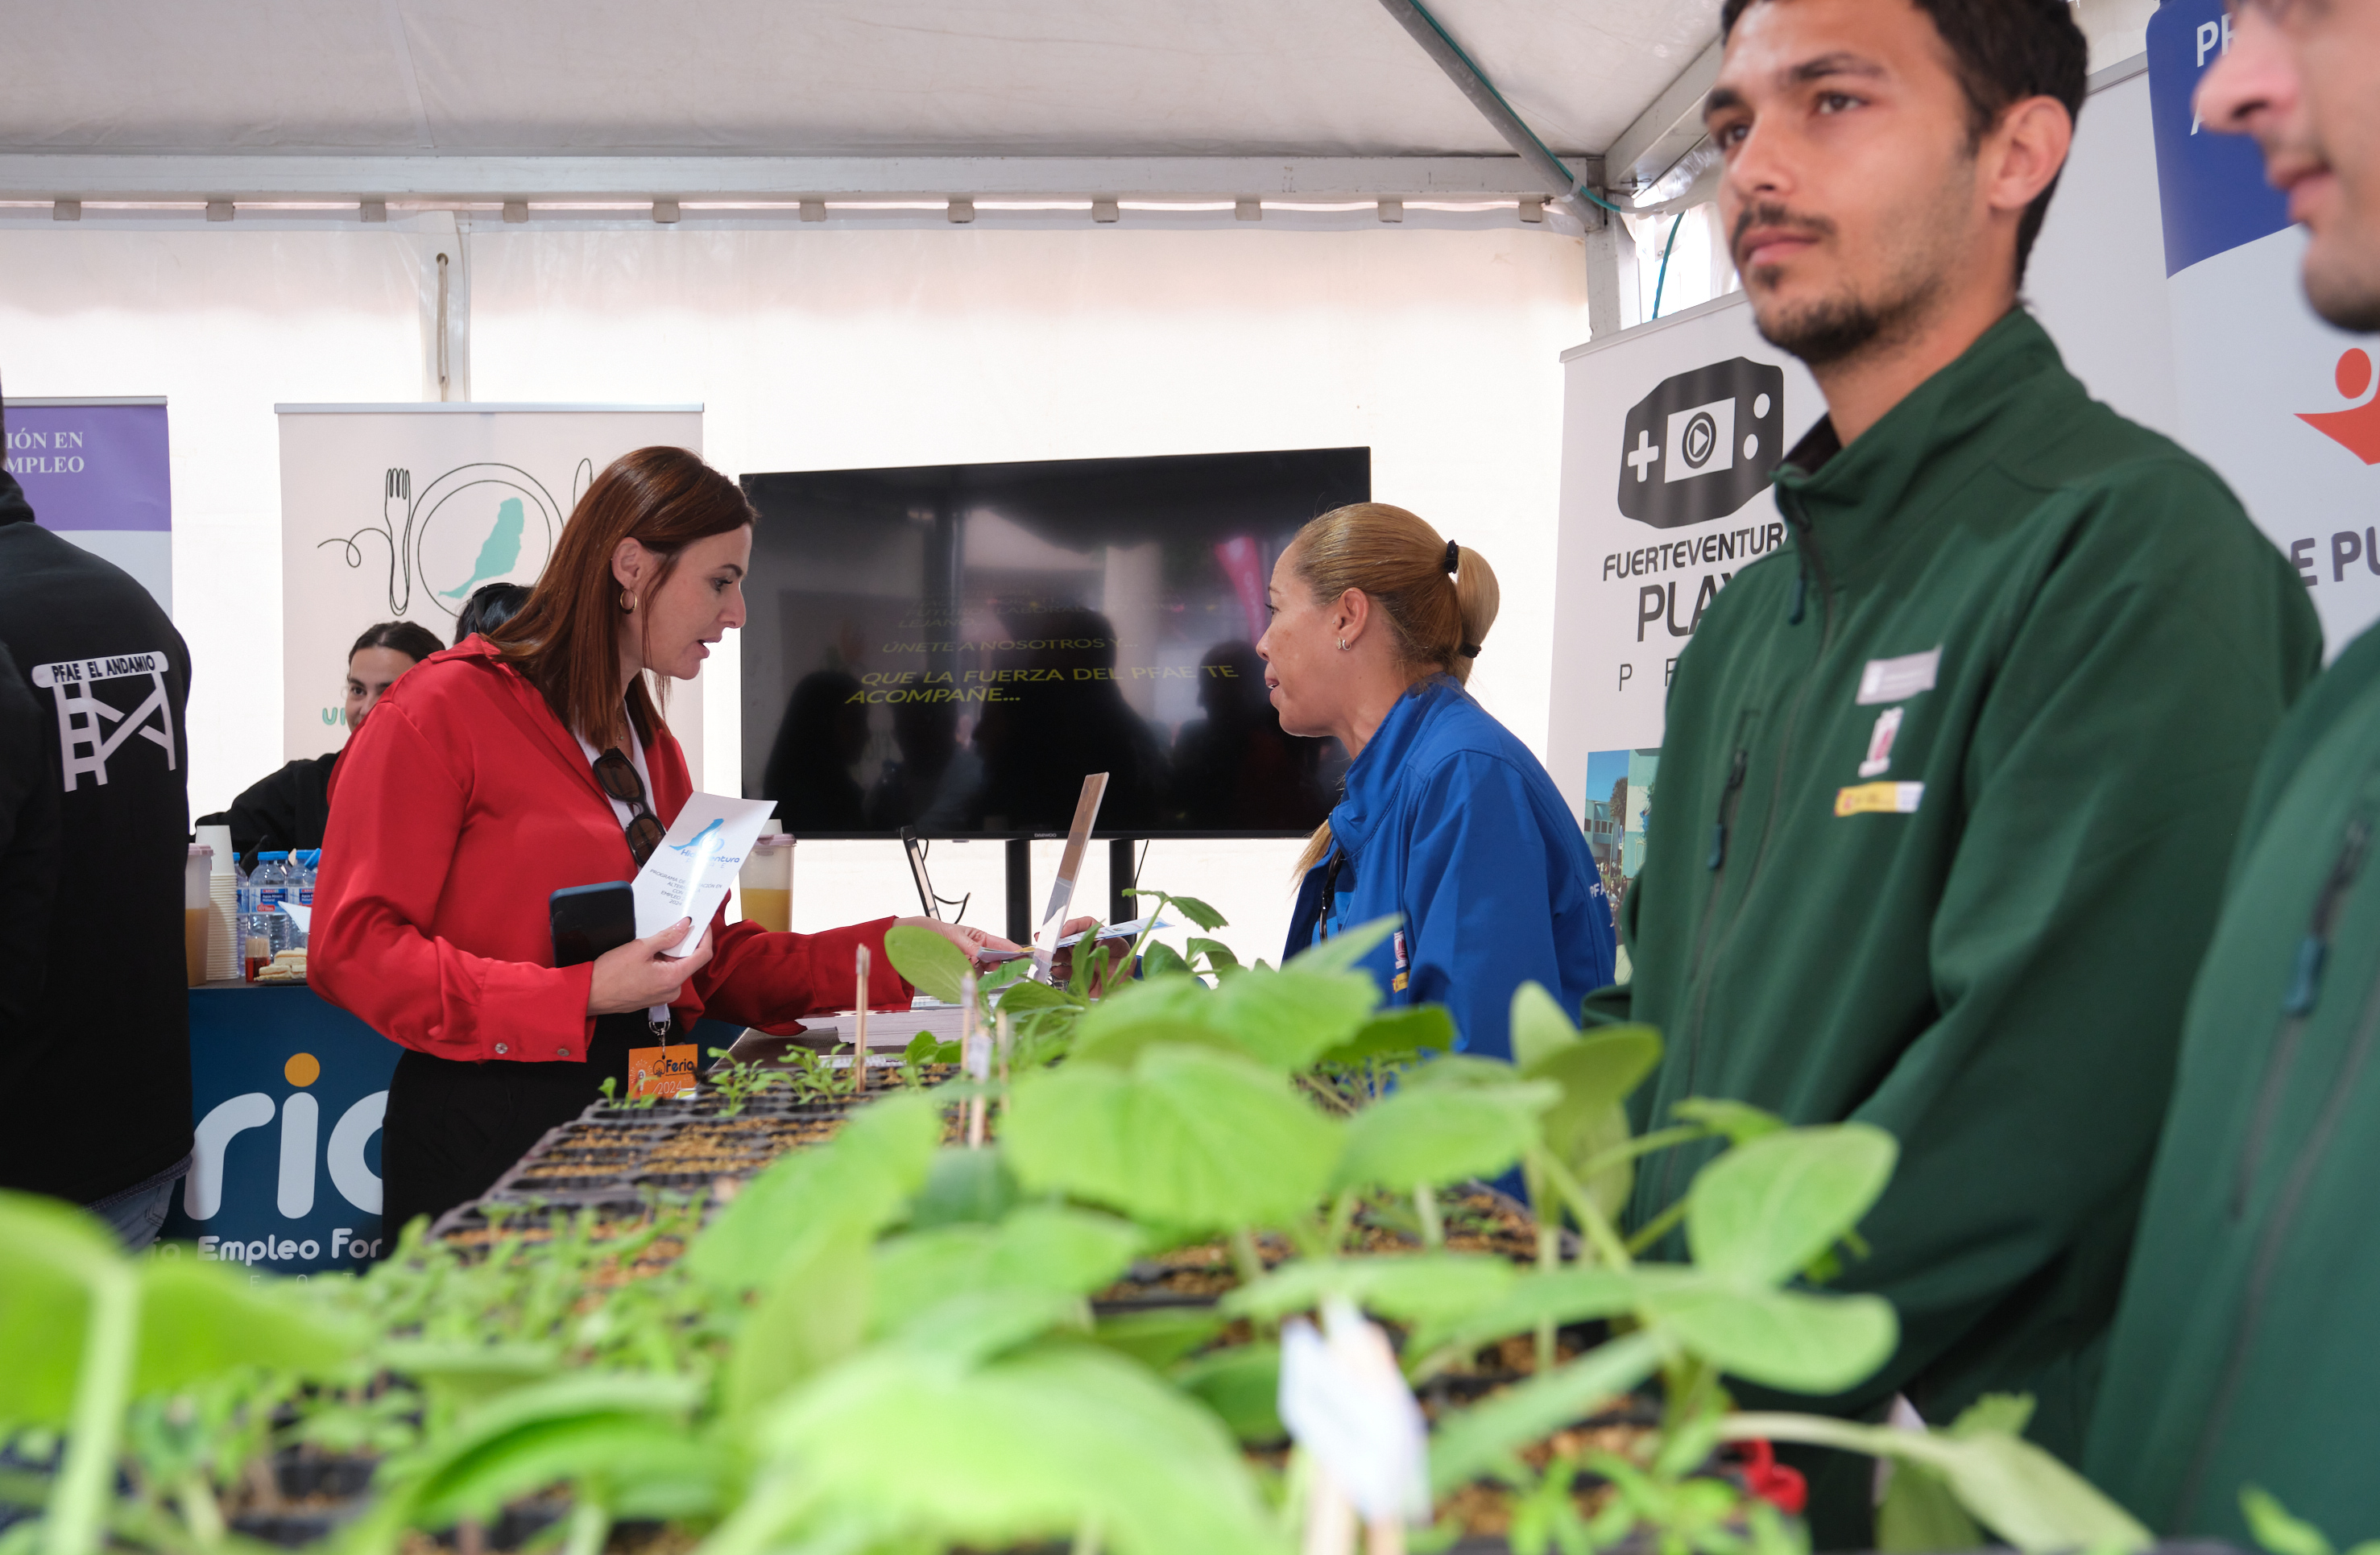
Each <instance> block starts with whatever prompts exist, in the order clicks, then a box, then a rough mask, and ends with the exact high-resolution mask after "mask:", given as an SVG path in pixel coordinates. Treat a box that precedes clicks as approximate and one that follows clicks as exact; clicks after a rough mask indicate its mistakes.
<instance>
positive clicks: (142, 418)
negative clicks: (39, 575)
mask: <svg viewBox="0 0 2380 1555" xmlns="http://www.w3.org/2000/svg"><path fill="white" fill-rule="evenodd" d="M6 425H7V462H8V473H9V474H11V475H13V476H15V477H16V478H17V483H18V485H20V486H22V487H23V488H24V489H25V500H26V501H27V502H28V503H30V504H32V509H33V521H34V522H35V523H37V524H39V525H41V526H42V528H45V529H52V530H55V531H56V532H57V533H58V534H61V535H63V536H65V537H66V538H67V539H68V540H70V541H74V542H75V543H76V544H77V545H79V546H81V547H82V548H83V549H84V550H85V551H89V552H91V553H93V554H95V555H99V556H103V557H105V558H106V559H107V560H109V561H111V562H114V563H115V565H117V566H119V567H122V568H123V569H124V570H125V571H126V572H128V573H130V574H131V575H132V576H133V577H134V578H135V579H136V580H138V581H139V583H140V586H141V587H142V588H144V589H148V590H149V595H150V597H151V598H152V599H153V600H155V601H157V606H158V608H159V609H161V610H163V611H164V612H165V613H167V614H168V615H171V614H172V613H174V482H173V473H172V470H171V468H170V465H169V461H168V458H167V449H166V442H165V402H164V400H163V399H141V398H128V399H114V398H110V399H12V400H10V401H8V402H7V407H6Z"/></svg>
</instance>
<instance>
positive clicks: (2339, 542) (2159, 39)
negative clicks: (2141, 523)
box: [2148, 0, 2380, 656]
mask: <svg viewBox="0 0 2380 1555" xmlns="http://www.w3.org/2000/svg"><path fill="white" fill-rule="evenodd" d="M2229 41H2230V22H2229V20H2228V18H2227V17H2226V16H2225V14H2224V8H2223V3H2222V0H2166V4H2165V5H2163V6H2160V7H2159V8H2158V10H2157V12H2156V14H2155V16H2154V17H2153V18H2150V21H2149V28H2148V56H2149V112H2150V114H2151V115H2152V117H2153V119H2154V121H2155V137H2156V161H2157V200H2158V205H2159V208H2160V210H2161V213H2162V214H2163V217H2164V224H2165V261H2166V276H2167V281H2166V285H2167V289H2168V302H2169V303H2170V305H2171V314H2172V320H2173V346H2174V375H2175V386H2176V389H2177V391H2178V397H2179V399H2180V412H2181V425H2182V441H2183V442H2184V443H2187V444H2188V445H2189V447H2190V450H2191V451H2192V453H2194V454H2196V455H2197V456H2199V457H2201V458H2203V459H2204V460H2205V461H2206V462H2207V463H2209V464H2211V465H2213V466H2214V467H2215V468H2216V470H2217V471H2219V472H2220V473H2221V474H2222V476H2223V479H2224V480H2227V481H2228V482H2230V485H2231V489H2232V490H2233V491H2234V492H2238V493H2239V496H2240V501H2241V502H2242V503H2244V504H2246V505H2247V508H2248V512H2249V515H2250V516H2252V517H2253V518H2254V519H2255V520H2256V523H2257V525H2258V527H2259V528H2263V530H2264V531H2265V533H2266V534H2267V535H2269V536H2271V537H2272V540H2273V543H2274V544H2276V545H2277V546H2279V547H2280V548H2281V550H2282V552H2283V553H2285V554H2287V555H2288V557H2289V560H2290V562H2291V563H2293V564H2294V565H2296V567H2297V569H2298V575H2299V577H2302V578H2303V579H2304V580H2305V585H2306V588H2307V589H2308V590H2309V591H2310V592H2311V593H2312V596H2313V603H2314V608H2315V610H2316V611H2317V612H2318V613H2320V614H2321V616H2322V625H2323V635H2324V638H2325V642H2326V644H2327V648H2328V651H2329V653H2330V654H2332V655H2334V656H2335V655H2336V654H2337V653H2338V650H2340V649H2342V648H2344V647H2346V646H2347V644H2348V643H2349V642H2350V640H2352V639H2353V638H2354V637H2355V635H2356V634H2357V633H2359V632H2361V631H2362V630H2363V628H2364V627H2365V626H2369V625H2371V623H2372V621H2373V620H2374V617H2375V616H2380V528H2375V527H2374V526H2375V524H2380V373H2375V371H2374V364H2373V358H2374V347H2373V343H2372V341H2371V340H2370V338H2369V337H2363V338H2359V337H2357V336H2354V335H2350V334H2345V333H2344V332H2342V331H2339V330H2337V329H2334V328H2332V327H2331V326H2330V325H2328V324H2326V323H2325V322H2323V321H2322V320H2321V318H2320V317H2318V316H2317V315H2316V314H2315V313H2314V311H2313V309H2312V308H2311V307H2309V306H2308V305H2307V303H2306V299H2305V291H2304V287H2303V285H2302V284H2301V281H2300V279H2299V262H2300V260H2301V256H2302V255H2303V254H2304V252H2305V243H2306V239H2305V234H2304V232H2303V230H2302V229H2301V228H2299V227H2297V226H2296V225H2292V224H2291V223H2290V221H2289V210H2288V205H2287V202H2286V200H2284V199H2283V198H2282V196H2281V194H2280V192H2279V191H2278V190H2277V189H2275V188H2272V186H2271V185H2269V184H2267V183H2266V182H2265V168H2264V159H2263V157H2262V155H2261V154H2260V153H2259V152H2258V151H2257V149H2256V143H2255V142H2254V141H2253V140H2248V139H2246V138H2244V137H2241V136H2237V135H2218V134H2216V133H2215V132H2214V131H2212V130H2210V129H2208V128H2205V127H2204V125H2202V124H2200V123H2199V121H2198V118H2197V115H2195V113H2194V112H2193V111H2192V102H2191V98H2192V93H2193V92H2194V91H2196V90H2197V87H2198V83H2199V80H2200V79H2201V78H2202V77H2203V76H2204V74H2205V72H2206V71H2207V70H2208V69H2209V68H2210V67H2213V65H2214V64H2215V62H2216V60H2217V59H2219V58H2220V57H2222V54H2223V50H2224V49H2225V48H2226V47H2228V44H2229Z"/></svg>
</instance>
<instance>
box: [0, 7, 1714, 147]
mask: <svg viewBox="0 0 2380 1555" xmlns="http://www.w3.org/2000/svg"><path fill="white" fill-rule="evenodd" d="M10 8H11V9H13V10H16V11H17V12H18V14H17V17H16V19H15V20H14V22H13V23H12V24H11V25H10V26H9V28H8V34H9V39H10V54H11V69H10V71H9V76H10V81H11V85H10V90H9V91H8V92H7V93H6V95H5V97H0V152H10V153H27V152H36V153H38V152H52V153H57V152H67V153H83V154H85V155H89V154H91V153H118V154H122V153H144V152H146V153H154V152H165V153H212V154H216V155H223V154H258V153H282V154H288V153H347V154H350V155H353V154H359V153H360V154H382V155H386V154H398V153H403V154H412V155H419V154H422V153H434V154H441V155H481V156H485V155H507V154H516V155H517V154H525V155H540V156H541V155H567V156H575V157H586V156H590V155H598V156H600V155H631V154H639V155H655V154H698V155H711V156H715V155H739V154H741V155H750V154H769V155H775V156H869V157H879V156H1103V157H1118V156H1252V155H1260V156H1424V155H1438V156H1444V155H1464V156H1470V155H1481V156H1504V155H1507V154H1509V152H1508V149H1507V147H1506V146H1505V145H1504V143H1503V142H1502V141H1501V140H1500V139H1499V138H1498V137H1497V135H1496V133H1495V131H1494V130H1493V129H1491V128H1489V127H1488V125H1487V124H1486V123H1485V122H1484V121H1483V120H1482V119H1481V118H1480V116H1479V115H1478V113H1477V112H1476V111H1475V110H1474V109H1473V108H1472V106H1471V105H1470V104H1469V103H1466V102H1465V101H1464V100H1463V97H1462V95H1461V93H1460V92H1458V91H1456V89H1455V88H1454V86H1453V85H1452V84H1451V82H1450V81H1448V80H1447V79H1446V78H1445V77H1444V76H1443V75H1441V74H1440V73H1439V70H1438V68H1437V67H1435V66H1434V65H1433V64H1432V63H1431V61H1430V60H1429V59H1428V58H1427V56H1425V55H1423V54H1422V52H1421V51H1420V50H1419V49H1418V48H1416V47H1415V44H1414V43H1413V41H1412V40H1411V39H1410V38H1408V37H1407V36H1406V35H1405V34H1404V32H1403V30H1401V29H1400V28H1399V26H1398V25H1397V23H1396V22H1395V20H1394V19H1392V18H1390V16H1389V15H1388V13H1387V12H1385V11H1384V10H1383V9H1382V8H1381V7H1380V6H1379V5H1378V3H1377V0H1199V3H1197V4H1195V5H1165V4H1158V3H1155V0H1099V3H1097V4H1089V5H1086V4H1081V3H1079V0H999V3H997V4H983V3H980V0H976V3H969V0H796V3H793V4H787V3H785V0H507V3H505V4H503V5H489V4H486V3H485V0H253V3H243V4H240V5H237V6H232V5H216V6H157V5H154V4H152V3H151V0H83V3H82V4H79V5H76V6H64V7H56V6H42V7H39V11H40V14H39V15H38V16H36V15H34V14H31V13H30V10H28V9H26V8H25V7H23V6H22V5H21V0H20V4H19V5H18V6H12V7H10ZM1432 8H1433V10H1434V12H1435V14H1436V15H1437V16H1438V18H1439V21H1440V22H1441V23H1442V24H1443V25H1444V26H1445V28H1446V29H1447V30H1448V31H1449V32H1450V33H1451V34H1452V35H1453V37H1454V38H1455V39H1456V40H1457V41H1458V42H1459V43H1462V45H1463V47H1464V48H1465V49H1466V50H1467V51H1468V52H1469V53H1470V54H1471V55H1472V57H1473V58H1474V59H1475V60H1476V61H1477V62H1478V64H1479V66H1480V67H1481V68H1482V69H1483V70H1485V71H1486V73H1487V74H1488V78H1489V79H1491V80H1493V81H1494V82H1495V83H1496V84H1497V85H1498V87H1499V88H1500V89H1501V91H1503V93H1504V95H1505V96H1506V97H1507V98H1508V99H1510V100H1511V102H1512V104H1513V106H1514V107H1515V108H1516V109H1518V110H1519V112H1520V113H1521V115H1523V117H1524V118H1525V119H1527V120H1528V122H1529V123H1530V124H1531V125H1532V126H1533V127H1534V128H1536V131H1537V133H1538V134H1539V135H1540V136H1541V137H1542V138H1543V139H1544V140H1545V141H1546V142H1547V144H1548V145H1549V146H1550V147H1552V148H1553V149H1554V150H1555V151H1556V152H1562V153H1565V154H1570V153H1580V152H1588V153H1592V152H1601V151H1603V150H1604V149H1605V148H1606V147H1607V146H1609V144H1610V143H1611V142H1612V141H1613V140H1615V139H1616V138H1618V137H1619V136H1620V135H1621V132H1622V131H1623V130H1625V129H1626V128H1628V126H1629V125H1630V124H1631V122H1632V121H1633V120H1634V119H1635V118H1636V116H1637V115H1638V114H1640V113H1641V112H1642V111H1643V110H1644V109H1645V106H1646V105H1647V104H1648V103H1651V102H1652V101H1653V100H1654V99H1655V97H1656V96H1657V95H1658V94H1659V93H1660V91H1661V90H1662V89H1663V88H1664V87H1666V86H1668V85H1669V84H1670V81H1671V80H1673V79H1675V78H1676V77H1677V76H1678V75H1679V74H1680V73H1681V71H1682V70H1683V69H1685V67H1687V66H1688V65H1689V64H1690V63H1691V62H1692V61H1693V60H1694V57H1695V55H1697V54H1699V53H1700V52H1701V51H1702V49H1703V48H1704V47H1705V46H1706V44H1707V43H1709V42H1710V40H1711V39H1712V38H1713V37H1714V36H1716V34H1717V30H1718V4H1717V0H1593V3H1592V4H1580V3H1573V4H1570V5H1565V6H1547V5H1543V4H1536V5H1532V4H1528V3H1526V0H1438V3H1437V4H1436V5H1434V6H1433V7H1432Z"/></svg>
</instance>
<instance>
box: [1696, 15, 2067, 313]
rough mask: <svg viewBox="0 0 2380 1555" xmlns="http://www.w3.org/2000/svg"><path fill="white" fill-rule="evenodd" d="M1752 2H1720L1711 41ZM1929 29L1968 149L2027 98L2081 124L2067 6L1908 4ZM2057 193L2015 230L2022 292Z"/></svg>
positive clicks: (2052, 185)
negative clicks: (2044, 100)
mask: <svg viewBox="0 0 2380 1555" xmlns="http://www.w3.org/2000/svg"><path fill="white" fill-rule="evenodd" d="M1753 4H1754V0H1725V3H1724V4H1723V5H1721V6H1720V7H1719V14H1718V35H1719V37H1720V38H1721V39H1722V40H1724V39H1726V37H1727V36H1728V35H1729V34H1730V33H1731V32H1733V31H1734V30H1735V24H1736V20H1737V18H1740V17H1742V16H1743V13H1744V12H1745V11H1747V10H1750V9H1751V8H1752V6H1753ZM1910 4H1911V5H1913V6H1916V7H1917V8H1918V9H1919V10H1921V11H1923V12H1925V15H1926V17H1927V18H1929V19H1930V20H1932V22H1933V23H1934V30H1935V31H1936V32H1937V33H1939V34H1940V35H1941V38H1942V42H1943V43H1945V44H1946V45H1947V46H1948V47H1949V50H1950V59H1951V65H1952V68H1953V69H1954V70H1956V72H1957V73H1958V77H1959V86H1960V88H1961V91H1964V92H1965V93H1966V96H1967V144H1968V146H1969V148H1970V149H1971V150H1972V149H1973V147H1974V146H1976V145H1977V144H1979V143H1981V141H1982V140H1983V138H1984V137H1985V135H1987V134H1989V133H1991V128H1992V127H1993V126H1994V125H1996V124H1998V122H1999V119H2000V115H2002V114H2004V113H2006V112H2008V110H2009V107H2010V104H2012V103H2021V102H2022V101H2024V100H2025V99H2026V98H2028V97H2054V98H2056V99H2057V100H2058V102H2060V103H2064V104H2065V105H2066V112H2067V115H2069V116H2070V117H2073V118H2080V117H2081V116H2082V114H2083V94H2084V92H2086V91H2088V90H2089V88H2090V75H2091V46H2090V44H2089V43H2087V42H2085V41H2084V39H2083V30H2082V29H2081V28H2080V27H2077V26H2076V25H2075V24H2074V11H2073V7H2072V6H2070V5H2068V4H2067V0H1910ZM2057 192H2058V180H2057V179H2056V178H2054V177H2053V178H2051V179H2050V180H2049V183H2048V185H2047V186H2046V187H2045V188H2043V189H2042V191H2041V192H2040V193H2039V194H2037V195H2035V196H2034V199H2033V203H2032V204H2030V205H2028V206H2026V207H2025V208H2024V215H2023V217H2022V219H2021V220H2020V221H2019V222H2018V223H2017V228H2016V279H2017V284H2018V285H2023V284H2024V263H2025V261H2026V260H2027V259H2029V258H2031V257H2032V254H2033V240H2034V238H2036V237H2040V236H2041V224H2042V220H2043V218H2045V217H2046V216H2047V215H2048V214H2049V197H2050V196H2051V195H2053V194H2056V193H2057Z"/></svg>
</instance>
